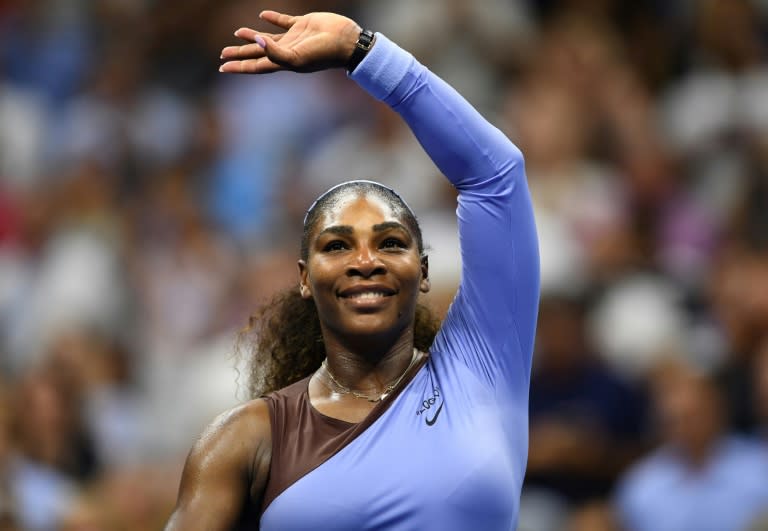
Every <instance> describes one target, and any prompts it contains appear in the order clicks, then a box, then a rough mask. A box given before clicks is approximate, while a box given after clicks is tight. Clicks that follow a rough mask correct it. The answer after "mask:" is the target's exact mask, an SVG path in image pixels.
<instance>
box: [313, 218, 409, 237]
mask: <svg viewBox="0 0 768 531" xmlns="http://www.w3.org/2000/svg"><path fill="white" fill-rule="evenodd" d="M390 229H400V230H403V231H405V232H409V231H408V229H407V228H406V227H405V225H403V224H402V223H398V222H397V221H385V222H383V223H377V224H376V225H374V226H373V232H383V231H385V230H390ZM354 232H355V229H353V228H352V226H351V225H331V226H330V227H326V228H324V229H323V230H322V231H320V233H319V234H318V236H322V235H323V234H326V233H330V234H338V235H341V236H349V235H351V234H354Z"/></svg>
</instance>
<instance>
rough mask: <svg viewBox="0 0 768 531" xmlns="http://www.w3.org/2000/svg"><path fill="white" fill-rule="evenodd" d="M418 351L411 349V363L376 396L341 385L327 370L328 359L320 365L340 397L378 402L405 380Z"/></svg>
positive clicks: (329, 370) (328, 369)
mask: <svg viewBox="0 0 768 531" xmlns="http://www.w3.org/2000/svg"><path fill="white" fill-rule="evenodd" d="M418 353H419V351H418V350H416V349H415V348H414V349H413V356H412V357H411V362H410V363H409V364H408V366H407V367H406V368H405V370H404V371H403V373H402V374H401V375H400V376H398V377H397V378H396V379H395V380H393V381H392V382H391V383H389V384H387V386H386V387H384V390H383V391H382V392H381V393H380V394H378V395H368V394H365V393H361V392H359V391H355V390H354V389H350V388H349V387H347V386H346V385H343V384H342V383H341V382H339V380H337V379H336V377H335V376H334V375H333V373H332V372H331V369H330V368H328V358H325V359H324V360H323V363H322V367H323V369H325V372H326V373H327V374H328V378H330V379H331V381H332V382H333V384H334V385H335V386H336V387H337V388H338V389H336V390H335V391H336V392H338V393H339V394H342V395H352V396H354V397H355V398H364V399H366V400H367V401H368V402H380V401H382V400H384V399H385V398H387V396H389V394H390V393H391V392H392V391H393V390H394V389H395V388H396V387H397V384H399V383H400V382H401V381H402V379H403V378H405V375H406V374H408V371H409V370H411V367H413V365H414V364H415V363H416V360H417V359H419V356H418Z"/></svg>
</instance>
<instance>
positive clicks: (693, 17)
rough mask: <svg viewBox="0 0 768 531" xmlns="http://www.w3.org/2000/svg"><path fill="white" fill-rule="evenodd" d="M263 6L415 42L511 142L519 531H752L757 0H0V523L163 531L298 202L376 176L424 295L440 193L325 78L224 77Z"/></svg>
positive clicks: (759, 465) (763, 154)
mask: <svg viewBox="0 0 768 531" xmlns="http://www.w3.org/2000/svg"><path fill="white" fill-rule="evenodd" d="M264 8H274V9H279V10H282V11H285V12H289V13H297V14H298V13H303V12H307V11H311V10H315V11H319V10H331V11H337V12H341V13H344V14H347V15H349V16H352V17H354V18H355V19H356V20H357V21H358V22H360V23H361V24H362V25H363V26H366V27H370V28H373V29H376V30H379V31H382V32H383V33H386V34H387V35H388V36H389V37H390V38H392V39H393V40H395V41H396V42H398V43H400V44H401V45H402V46H404V47H405V48H407V49H408V50H410V51H411V52H412V53H414V55H416V57H417V58H418V59H420V60H421V61H422V62H423V63H425V64H427V65H428V66H429V67H430V68H431V69H433V70H434V71H435V72H437V73H438V74H439V75H441V76H443V77H444V78H445V79H446V80H447V81H449V82H450V83H451V84H453V85H454V86H455V87H456V88H457V89H458V90H459V91H460V92H461V93H462V94H464V95H465V96H466V97H467V98H468V99H469V100H470V101H471V102H472V103H473V104H474V105H475V106H476V107H477V108H478V109H480V110H481V112H483V113H484V114H485V115H486V116H487V117H489V119H491V121H492V122H494V123H495V124H497V125H498V126H499V127H500V128H502V129H503V130H504V131H505V132H506V133H507V134H508V135H509V136H510V138H512V139H513V141H515V142H516V143H517V144H518V145H519V146H520V147H521V148H522V149H523V151H524V153H525V155H526V163H527V170H528V176H529V180H530V186H531V190H532V194H533V198H534V202H535V206H536V216H537V222H538V226H539V231H540V245H541V256H542V284H543V292H542V304H541V312H540V324H539V339H538V343H537V352H536V358H535V367H534V374H533V379H532V384H531V432H530V442H531V446H530V455H529V470H528V477H527V479H526V484H525V486H524V490H523V500H522V506H521V515H520V530H521V531H549V530H552V531H558V530H569V531H619V530H625V531H644V530H653V531H664V530H670V531H673V530H674V531H689V530H690V531H700V530H712V531H729V530H737V531H742V530H744V531H746V530H753V531H755V530H759V529H763V530H765V529H768V520H767V518H766V517H767V516H768V514H767V513H768V457H766V448H767V447H768V63H767V62H766V59H767V52H768V31H767V30H768V19H767V17H768V1H765V0H676V1H664V0H637V1H634V2H622V1H620V0H474V1H472V2H469V1H463V0H419V1H418V2H413V1H408V0H389V1H387V2H377V1H374V0H318V1H314V2H309V1H302V0H275V1H274V2H272V3H267V2H262V1H257V0H217V1H214V0H187V1H185V2H181V1H172V0H0V530H3V531H8V530H32V531H38V530H65V531H75V530H80V531H85V530H145V529H160V528H161V527H162V526H163V524H164V522H165V520H166V519H167V517H168V515H169V513H170V511H171V509H172V506H173V503H174V501H175V495H176V489H177V486H178V481H179V476H180V470H181V466H182V464H183V460H184V458H185V455H186V453H187V451H188V449H189V447H190V446H191V444H192V442H193V440H194V438H195V437H196V435H197V434H198V433H199V431H200V430H201V428H202V427H203V426H204V425H205V424H207V423H208V422H209V421H210V420H211V419H212V418H213V417H214V416H215V415H216V414H217V413H218V412H220V411H222V410H223V409H226V408H228V407H230V406H232V405H234V404H236V403H238V402H239V401H242V400H244V399H246V398H247V397H246V396H245V381H244V378H245V376H244V374H241V373H240V372H238V368H239V367H242V365H241V364H239V362H238V360H237V358H236V357H235V356H234V352H235V349H234V343H235V338H236V334H237V331H238V330H239V329H240V328H242V327H243V326H244V325H245V324H246V323H247V320H248V316H249V314H250V312H251V311H252V310H253V309H254V308H255V307H256V306H257V305H258V304H259V303H261V302H263V301H264V300H266V299H268V298H269V296H270V295H271V294H272V293H274V292H275V290H277V289H279V288H281V287H285V286H289V285H291V284H292V283H294V282H295V281H296V276H295V275H296V273H295V271H296V266H295V260H296V258H297V255H298V243H299V232H300V229H301V219H302V216H303V212H304V209H306V207H307V206H308V205H309V203H310V202H311V200H312V199H313V198H314V197H315V196H316V195H317V194H318V193H319V192H321V191H323V190H324V189H326V188H327V187H329V186H330V185H332V184H334V183H336V182H339V181H341V180H346V179H351V178H373V179H377V180H380V181H382V182H385V183H388V184H390V185H392V186H394V187H395V188H396V189H398V190H399V191H400V192H401V193H402V195H403V196H404V197H405V198H406V200H407V201H408V202H409V203H410V204H411V206H412V207H413V208H414V210H415V211H416V212H417V213H418V214H419V215H420V220H421V222H422V224H423V228H424V232H425V238H426V241H427V244H428V245H429V247H430V264H431V269H432V272H431V273H432V276H433V286H434V287H433V292H432V293H431V294H430V295H429V299H428V300H429V302H430V303H431V304H432V305H433V306H434V307H435V308H436V309H437V311H439V312H442V311H444V310H445V308H446V306H447V304H448V303H449V301H450V299H451V297H452V295H453V292H454V290H455V287H456V282H457V279H458V265H457V264H458V263H459V257H458V254H457V241H456V236H455V222H454V221H453V213H454V208H455V196H454V194H453V192H452V191H451V189H450V188H449V187H448V186H447V185H446V184H445V183H444V182H443V181H442V178H441V177H440V175H438V173H437V171H436V169H435V168H434V167H433V166H432V164H431V163H430V161H429V160H428V158H427V157H426V156H425V155H424V154H423V153H422V152H421V150H420V148H419V147H418V145H417V144H416V143H415V141H414V139H413V138H412V136H411V134H410V133H409V132H408V130H407V129H406V128H405V127H404V126H403V125H402V124H401V123H400V121H399V119H398V118H397V117H396V116H395V115H394V114H393V113H392V112H390V111H389V110H388V109H386V108H385V107H383V106H381V105H380V104H378V103H375V102H374V101H373V100H372V99H371V98H370V97H368V96H367V95H365V94H364V93H363V92H362V91H361V90H359V89H358V88H357V87H356V86H355V85H354V83H351V82H350V81H348V80H347V79H346V77H345V75H344V73H343V72H339V71H336V72H326V73H322V74H316V75H311V76H298V75H295V74H277V75H273V76H268V77H260V78H256V77H237V76H231V75H222V74H219V73H218V72H217V67H218V64H219V60H218V57H219V52H220V50H221V48H222V47H224V46H226V45H230V44H234V43H235V42H236V39H235V38H234V37H232V32H233V31H234V30H235V29H236V28H238V27H240V26H248V25H250V26H254V27H258V28H262V29H264V28H263V27H262V26H261V25H260V24H259V22H258V18H257V15H258V12H259V11H260V10H261V9H264Z"/></svg>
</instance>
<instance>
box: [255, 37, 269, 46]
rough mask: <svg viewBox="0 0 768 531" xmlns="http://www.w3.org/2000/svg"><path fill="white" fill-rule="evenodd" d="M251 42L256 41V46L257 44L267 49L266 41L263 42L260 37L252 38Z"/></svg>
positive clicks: (262, 38)
mask: <svg viewBox="0 0 768 531" xmlns="http://www.w3.org/2000/svg"><path fill="white" fill-rule="evenodd" d="M253 40H254V41H256V44H258V45H259V46H261V47H262V48H266V47H267V41H265V40H264V37H261V36H260V35H256V36H255V37H254V38H253Z"/></svg>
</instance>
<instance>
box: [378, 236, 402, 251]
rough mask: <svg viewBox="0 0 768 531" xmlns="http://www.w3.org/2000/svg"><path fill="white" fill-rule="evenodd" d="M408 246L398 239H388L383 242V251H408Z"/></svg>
mask: <svg viewBox="0 0 768 531" xmlns="http://www.w3.org/2000/svg"><path fill="white" fill-rule="evenodd" d="M407 247H408V246H407V245H406V244H405V242H404V241H402V240H400V239H398V238H387V239H385V240H384V241H382V242H381V248H382V249H406V248H407Z"/></svg>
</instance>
